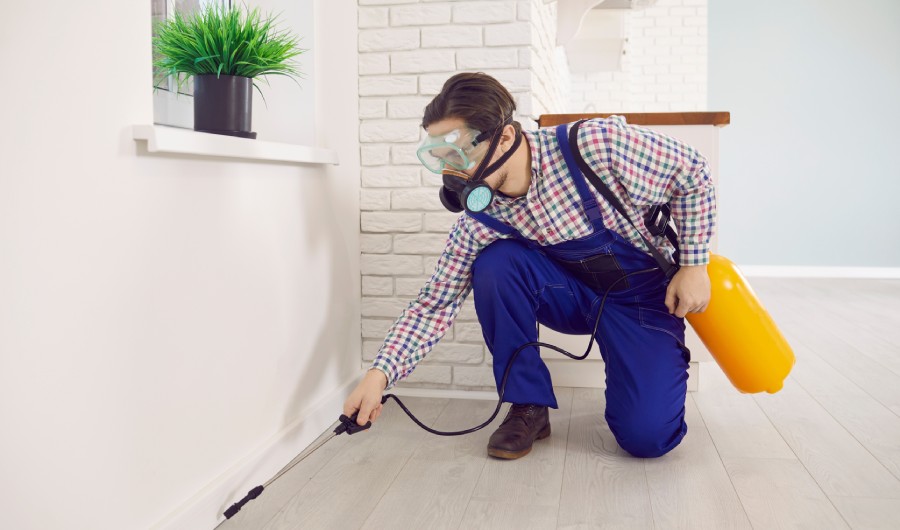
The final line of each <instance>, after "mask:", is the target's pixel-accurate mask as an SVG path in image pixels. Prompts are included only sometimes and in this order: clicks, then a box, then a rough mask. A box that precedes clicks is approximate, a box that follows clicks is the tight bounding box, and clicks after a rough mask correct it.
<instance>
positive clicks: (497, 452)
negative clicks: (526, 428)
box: [488, 423, 550, 460]
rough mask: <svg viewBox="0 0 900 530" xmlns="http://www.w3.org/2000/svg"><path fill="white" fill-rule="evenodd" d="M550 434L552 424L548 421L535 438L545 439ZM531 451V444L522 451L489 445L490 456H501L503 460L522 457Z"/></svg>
mask: <svg viewBox="0 0 900 530" xmlns="http://www.w3.org/2000/svg"><path fill="white" fill-rule="evenodd" d="M548 436H550V424H549V423H548V424H547V426H546V427H544V429H543V430H542V431H541V432H539V433H538V435H537V438H535V440H543V439H544V438H547V437H548ZM530 452H531V446H530V445H529V446H528V447H526V448H525V449H522V450H521V451H506V450H504V449H497V448H495V447H491V446H488V456H493V457H494V458H501V459H503V460H515V459H517V458H522V457H523V456H525V455H527V454H528V453H530Z"/></svg>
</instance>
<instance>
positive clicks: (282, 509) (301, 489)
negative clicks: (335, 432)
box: [261, 423, 346, 528]
mask: <svg viewBox="0 0 900 530" xmlns="http://www.w3.org/2000/svg"><path fill="white" fill-rule="evenodd" d="M336 426H337V424H336V423H334V424H332V425H331V427H329V428H328V429H326V430H325V431H324V432H323V433H322V434H320V435H319V436H317V437H316V439H315V440H313V442H312V443H311V444H309V445H308V446H307V447H304V448H303V449H302V450H301V451H300V453H298V455H297V456H300V455H301V454H303V451H306V450H307V449H308V448H309V447H311V446H312V445H313V444H314V443H316V442H317V441H319V440H320V439H321V438H322V436H323V435H325V434H326V433H327V432H328V431H329V430H330V429H334V427H336ZM326 443H331V442H330V441H328V442H326ZM323 447H324V446H323ZM319 449H321V447H320V448H319ZM345 449H346V446H344V447H341V448H340V449H339V450H337V451H335V453H334V454H333V455H332V456H331V458H328V459H326V460H325V463H323V464H322V465H321V466H320V467H319V469H318V470H317V471H316V472H315V473H313V475H312V476H311V477H309V480H307V481H306V483H305V484H303V486H301V487H300V489H299V490H297V493H295V494H293V495H291V496H290V497H289V498H288V499H287V500H286V501H285V503H284V505H283V506H282V507H281V508H280V509H278V511H276V512H275V513H274V514H272V517H269V518H268V519H267V520H266V524H264V525H262V527H261V528H267V527H268V526H269V524H270V523H271V522H272V521H274V520H275V518H277V517H278V516H279V515H280V514H281V513H282V512H283V511H284V510H285V509H286V508H287V507H288V506H290V505H291V501H293V500H294V499H295V498H297V497H298V496H299V495H301V494H302V493H303V491H304V490H305V489H306V488H307V486H309V485H310V484H311V483H312V482H313V480H314V479H315V478H316V477H317V476H318V475H319V473H321V472H322V471H323V470H325V469H327V468H328V464H330V463H331V461H332V460H334V459H335V458H337V456H338V455H339V454H341V453H342V452H343V451H344V450H345ZM316 451H318V449H316ZM316 451H313V452H312V453H310V454H309V455H307V456H312V455H313V453H315V452H316ZM296 458H297V457H294V458H292V459H291V462H293V461H294V460H295V459H296ZM291 471H293V470H291ZM288 473H290V471H289V472H288ZM285 475H287V473H285ZM285 475H282V476H281V477H279V478H278V480H281V479H282V478H284V476H285ZM274 485H275V482H272V484H271V486H274Z"/></svg>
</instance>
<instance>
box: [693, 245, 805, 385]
mask: <svg viewBox="0 0 900 530" xmlns="http://www.w3.org/2000/svg"><path fill="white" fill-rule="evenodd" d="M707 272H708V273H709V279H710V283H711V284H712V297H711V299H710V302H709V305H708V306H707V308H706V311H704V312H703V313H688V315H687V319H688V322H690V324H691V327H693V328H694V330H695V331H696V332H697V335H698V336H699V337H700V340H702V341H703V344H704V345H705V346H706V348H707V349H708V350H709V352H710V353H711V354H712V356H713V358H714V359H715V360H716V362H717V363H719V366H720V367H721V368H722V371H723V372H725V375H727V376H728V379H729V380H731V383H732V384H733V385H734V386H735V387H736V388H737V389H738V390H740V391H741V392H746V393H748V394H754V393H757V392H762V391H766V392H768V393H770V394H774V393H775V392H778V391H779V390H781V387H782V386H783V385H784V379H785V378H786V377H787V375H788V374H789V373H790V371H791V368H792V367H793V366H794V352H793V350H791V347H790V345H789V344H788V343H787V341H786V340H785V339H784V336H782V335H781V332H780V331H779V330H778V327H776V326H775V322H774V321H773V320H772V317H771V316H769V313H768V312H767V311H766V310H765V308H764V307H763V306H762V304H761V303H760V302H759V299H758V298H757V297H756V294H755V293H754V292H753V289H751V288H750V284H749V283H747V280H746V278H744V275H743V274H741V271H740V270H738V268H737V266H736V265H735V264H734V263H732V262H731V260H729V259H728V258H725V257H723V256H719V255H716V254H712V255H710V262H709V265H708V266H707Z"/></svg>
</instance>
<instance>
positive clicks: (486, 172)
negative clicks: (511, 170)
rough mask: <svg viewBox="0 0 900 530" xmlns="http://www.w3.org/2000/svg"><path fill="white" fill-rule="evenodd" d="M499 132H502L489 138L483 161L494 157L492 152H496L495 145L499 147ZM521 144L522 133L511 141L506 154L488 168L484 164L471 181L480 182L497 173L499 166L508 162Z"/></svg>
mask: <svg viewBox="0 0 900 530" xmlns="http://www.w3.org/2000/svg"><path fill="white" fill-rule="evenodd" d="M501 131H502V129H501V130H500V131H498V132H497V135H496V136H494V137H493V138H491V145H490V147H488V152H487V154H486V155H485V156H484V159H485V160H490V159H491V157H492V156H493V155H494V151H496V150H497V145H499V143H500V132H501ZM521 143H522V133H519V134H517V135H516V139H515V140H514V141H513V144H512V147H510V148H509V150H508V151H507V152H505V153H503V155H502V156H501V157H500V158H499V159H497V161H496V162H494V163H493V164H491V165H489V166H484V164H482V165H481V166H479V168H478V171H476V172H475V176H473V177H472V181H473V182H481V181H482V180H484V179H486V178H487V177H489V176H490V175H491V174H492V173H493V172H494V171H497V170H498V169H499V168H500V166H502V165H503V164H504V163H505V162H506V161H507V160H509V157H511V156H512V155H513V154H514V153H515V152H516V149H518V148H519V144H521Z"/></svg>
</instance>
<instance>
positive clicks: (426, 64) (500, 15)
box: [358, 0, 561, 386]
mask: <svg viewBox="0 0 900 530" xmlns="http://www.w3.org/2000/svg"><path fill="white" fill-rule="evenodd" d="M532 5H534V6H540V8H541V9H544V10H546V8H544V7H543V2H542V1H541V0H485V1H471V0H468V1H427V2H417V1H400V0H397V1H390V0H379V1H375V0H368V1H366V0H360V1H359V6H360V7H359V17H358V20H359V28H360V31H359V43H358V49H359V76H360V77H359V95H360V128H359V137H360V142H361V147H360V156H361V162H362V165H363V169H362V171H361V174H360V179H361V191H360V207H361V209H362V212H361V219H360V223H361V229H362V238H361V251H362V259H361V267H362V275H363V277H362V296H363V305H362V311H363V337H362V339H363V341H364V342H363V351H364V363H365V364H368V362H369V361H371V359H372V358H373V357H374V355H375V353H376V352H377V350H378V347H379V346H380V343H381V342H380V341H381V339H383V338H384V335H385V332H386V331H387V329H388V328H389V327H390V325H391V324H392V323H393V319H394V318H396V317H397V316H398V315H399V314H400V311H401V310H402V309H404V308H405V307H406V305H407V304H408V303H409V301H410V300H412V299H414V298H415V297H416V296H417V295H418V293H419V290H420V289H421V288H422V286H423V285H424V284H425V282H426V281H427V279H428V278H429V277H430V275H431V273H432V272H433V270H434V266H435V264H436V263H437V259H438V256H440V254H441V252H442V251H443V248H444V245H445V244H446V238H447V233H448V231H449V229H450V226H451V225H452V224H453V222H454V221H455V219H456V217H457V215H456V214H451V213H449V212H447V211H446V210H444V208H443V206H442V205H441V204H440V201H439V199H438V194H437V192H438V187H439V186H440V177H438V176H437V175H434V174H432V173H430V172H428V171H427V170H424V169H422V168H421V166H420V164H419V161H418V159H417V158H416V156H415V147H416V144H417V142H418V140H419V139H420V134H421V132H422V131H421V126H420V123H421V119H422V112H423V110H424V108H425V105H427V104H428V103H429V102H430V101H431V99H432V97H433V96H434V95H435V94H437V93H438V92H439V91H440V89H441V86H442V85H443V84H444V82H445V81H446V80H447V78H449V77H450V76H452V75H453V74H455V73H457V72H461V71H483V72H486V73H489V74H491V75H493V76H495V77H497V78H498V79H499V80H500V81H501V82H502V83H504V85H505V86H506V87H507V88H508V89H509V90H510V92H512V93H513V96H514V97H515V98H516V100H517V102H518V104H519V105H520V106H521V110H522V111H524V113H523V112H520V114H519V115H518V116H517V118H518V119H519V120H520V121H523V123H524V125H525V126H526V127H528V126H533V122H531V121H530V119H529V118H530V117H531V116H530V114H529V113H530V112H531V109H532V108H534V105H533V103H532V85H533V80H534V77H535V76H534V74H533V73H532V71H531V69H530V67H529V66H530V65H531V64H537V63H538V62H539V61H538V60H532V58H531V55H532V51H531V48H532V40H533V39H532V35H531V33H532V27H531V24H530V23H529V22H528V20H529V17H530V16H531V9H532ZM554 38H555V37H554ZM557 99H559V98H557ZM558 110H561V108H560V109H558ZM457 322H458V323H459V324H458V327H459V329H460V330H462V332H461V335H460V337H459V339H457V338H456V337H455V333H454V332H455V330H454V329H451V330H450V332H448V334H447V335H446V336H445V337H444V338H443V339H442V340H441V342H440V343H439V344H438V345H437V347H435V348H434V350H433V351H432V352H431V354H430V355H429V356H428V358H427V360H426V361H424V362H423V363H422V364H420V365H419V367H418V368H417V369H416V371H415V372H414V373H413V376H412V377H410V378H409V379H407V380H406V381H404V383H403V384H422V385H429V386H434V385H439V386H440V385H452V386H472V385H474V386H483V383H484V377H483V374H484V369H482V370H480V371H479V370H475V371H472V370H463V371H461V372H460V374H461V377H463V380H462V382H461V383H457V382H455V381H454V379H453V378H454V375H453V369H452V368H453V367H456V366H460V367H466V368H470V369H471V368H476V369H477V368H479V367H486V369H487V373H490V367H489V365H488V364H486V363H485V355H488V356H489V352H488V351H487V349H486V347H485V346H484V341H483V340H482V338H481V329H480V327H479V326H478V320H477V318H476V315H475V312H474V308H473V307H472V302H471V299H470V300H469V301H468V302H467V304H466V305H465V307H464V308H463V310H462V311H461V314H460V316H459V318H458V320H457Z"/></svg>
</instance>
